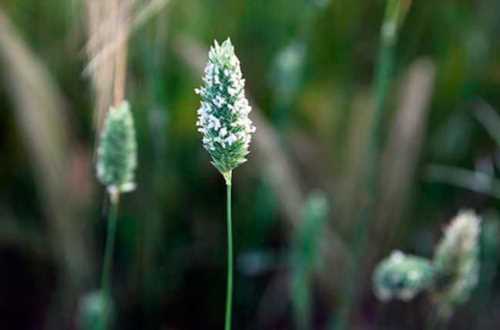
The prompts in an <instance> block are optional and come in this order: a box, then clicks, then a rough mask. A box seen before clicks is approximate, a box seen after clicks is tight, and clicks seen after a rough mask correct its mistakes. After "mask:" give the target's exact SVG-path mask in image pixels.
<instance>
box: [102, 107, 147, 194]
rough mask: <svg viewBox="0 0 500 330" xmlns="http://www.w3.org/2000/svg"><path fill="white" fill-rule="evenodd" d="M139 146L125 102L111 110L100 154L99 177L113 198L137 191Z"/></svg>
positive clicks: (103, 133) (128, 108) (103, 134)
mask: <svg viewBox="0 0 500 330" xmlns="http://www.w3.org/2000/svg"><path fill="white" fill-rule="evenodd" d="M136 167H137V142H136V139H135V129H134V121H133V118H132V114H131V112H130V107H129V105H128V103H127V102H126V101H123V102H122V103H121V104H120V105H119V106H117V107H116V108H113V107H112V108H111V109H110V111H109V112H108V117H107V118H106V122H105V126H104V130H103V132H102V135H101V138H100V141H99V148H98V150H97V177H98V178H99V180H100V181H101V183H102V184H103V185H105V186H106V187H107V189H108V192H109V193H110V194H111V195H116V194H117V193H123V192H127V191H131V190H133V189H134V188H135V183H134V171H135V168H136Z"/></svg>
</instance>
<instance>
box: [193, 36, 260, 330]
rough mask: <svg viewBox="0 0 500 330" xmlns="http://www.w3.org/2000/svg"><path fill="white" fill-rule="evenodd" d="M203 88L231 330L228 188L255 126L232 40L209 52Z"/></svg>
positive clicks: (201, 127) (202, 114)
mask: <svg viewBox="0 0 500 330" xmlns="http://www.w3.org/2000/svg"><path fill="white" fill-rule="evenodd" d="M203 81H204V85H203V87H201V88H200V89H196V93H197V94H199V95H200V96H201V99H202V100H201V107H200V108H199V109H198V121H197V122H196V125H197V126H198V131H199V132H200V133H202V134H203V147H204V148H205V149H206V150H207V151H208V153H209V155H210V157H211V159H212V165H214V166H215V168H216V169H217V170H218V171H219V172H220V174H222V176H223V177H224V180H225V182H226V188H227V192H226V198H227V201H226V203H227V296H226V316H225V329H226V330H230V329H231V316H232V300H233V276H234V275H233V271H234V270H233V268H234V267H233V262H234V261H233V258H234V257H233V229H232V226H233V225H232V215H231V209H232V205H231V187H232V175H233V170H234V169H236V168H237V167H238V166H239V165H241V164H242V163H244V162H246V156H247V155H248V153H249V150H248V148H249V145H250V141H251V138H252V133H254V132H255V126H253V124H252V121H251V120H250V119H249V118H248V114H249V113H250V110H251V108H250V105H249V104H248V100H247V99H246V97H245V80H244V79H243V77H242V73H241V69H240V61H239V59H238V58H237V57H236V54H235V52H234V47H233V45H232V44H231V40H229V39H227V40H226V41H224V42H223V43H222V44H221V45H219V43H218V42H217V41H215V43H214V45H213V47H212V48H211V49H210V52H209V53H208V63H207V65H206V67H205V75H204V77H203Z"/></svg>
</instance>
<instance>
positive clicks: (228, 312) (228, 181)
mask: <svg viewBox="0 0 500 330" xmlns="http://www.w3.org/2000/svg"><path fill="white" fill-rule="evenodd" d="M225 177H226V187H227V205H226V206H227V293H226V322H225V327H224V329H225V330H231V312H232V302H233V228H232V227H233V226H232V218H231V186H232V184H231V181H232V180H231V174H230V173H229V175H227V176H225Z"/></svg>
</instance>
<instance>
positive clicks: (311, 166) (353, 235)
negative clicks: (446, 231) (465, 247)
mask: <svg viewBox="0 0 500 330" xmlns="http://www.w3.org/2000/svg"><path fill="white" fill-rule="evenodd" d="M103 1H104V0H103ZM87 2H89V3H90V2H92V0H88V1H84V0H43V1H39V0H2V1H1V3H0V107H1V108H2V111H1V112H0V116H1V120H0V145H1V149H0V150H1V160H2V161H1V163H0V186H1V187H2V188H1V190H0V219H1V220H0V328H1V329H8V330H16V329H84V328H85V323H86V320H85V318H86V317H88V316H87V314H89V313H91V312H92V308H95V304H94V305H93V302H92V301H93V300H92V299H93V298H92V297H93V295H92V293H93V292H95V290H96V289H97V288H98V283H99V270H100V265H101V256H102V253H103V243H104V238H105V228H106V226H105V215H106V211H107V208H108V204H107V202H106V201H105V200H106V199H105V192H104V190H103V188H102V187H100V186H99V184H98V182H97V181H96V179H95V175H94V170H93V150H94V145H95V136H96V128H95V125H94V123H95V120H94V117H95V112H96V98H97V97H96V88H95V83H96V82H95V80H94V81H93V80H92V77H91V76H92V74H88V73H86V72H87V71H85V68H86V67H87V65H88V63H89V60H90V59H89V56H88V52H87V51H86V45H87V41H88V39H89V33H88V30H89V29H88V26H89V25H90V24H91V18H89V12H88V10H87V9H88V7H87V4H88V3H87ZM129 2H130V3H133V6H132V7H133V8H132V9H131V10H130V11H131V14H130V17H132V19H131V22H132V23H130V24H129V30H130V38H129V39H128V41H127V47H128V64H127V87H126V98H127V99H128V100H129V102H130V103H131V105H132V110H133V115H134V119H135V123H136V129H137V134H138V143H139V168H138V175H137V189H136V191H134V192H133V193H129V194H126V195H124V196H123V199H122V200H123V202H122V205H121V209H120V215H119V225H118V238H117V242H116V243H117V245H116V250H115V251H116V253H115V258H114V262H115V263H114V275H113V297H114V302H115V309H114V311H115V316H116V317H115V329H122V330H126V329H134V330H137V329H171V330H173V329H221V328H222V326H223V311H224V299H225V279H226V273H225V271H226V270H225V262H226V259H225V258H226V242H225V192H224V190H225V187H224V181H223V179H222V177H221V176H220V175H219V174H218V172H217V171H216V170H215V169H214V168H213V167H212V166H211V165H210V162H209V157H208V155H207V153H206V152H205V151H204V150H203V149H202V146H201V137H200V135H199V134H198V133H197V132H196V127H195V121H196V109H197V107H198V104H199V98H198V97H197V95H195V94H194V88H196V87H198V86H199V85H200V84H201V67H200V65H203V64H204V62H205V61H206V56H207V55H206V54H207V50H208V47H209V45H210V44H212V42H213V40H214V39H217V40H219V41H222V40H223V39H226V38H227V37H230V38H231V40H232V42H233V44H234V45H235V48H236V52H237V54H238V56H239V57H240V60H241V65H242V71H243V74H244V76H245V78H246V81H247V96H248V97H249V99H250V100H251V102H252V103H253V112H252V114H251V117H252V118H253V119H254V120H255V124H256V126H257V133H256V137H255V139H254V140H253V142H252V148H251V149H252V152H251V154H250V156H249V161H248V162H247V163H246V164H244V165H243V166H242V167H241V168H239V169H238V170H237V171H236V172H235V174H234V178H235V179H234V180H235V181H234V189H233V191H234V197H233V202H234V204H233V217H234V235H235V250H236V251H235V253H236V274H235V276H236V277H235V298H234V326H235V328H237V329H336V328H337V324H338V323H337V322H338V321H339V318H343V319H345V320H346V321H347V324H348V328H349V329H423V324H424V320H425V318H426V317H427V315H428V314H429V313H430V309H431V307H430V305H429V303H428V298H427V297H425V295H423V296H419V297H418V298H417V299H415V300H414V301H412V302H409V303H402V302H391V303H384V304H383V303H380V302H378V301H377V300H376V299H375V297H374V296H373V293H372V288H371V274H372V271H373V269H374V267H375V265H376V263H377V262H378V261H379V260H380V259H381V258H382V257H384V256H386V255H387V254H388V253H389V251H390V250H392V249H395V248H398V249H401V250H404V251H406V252H411V253H416V254H419V255H422V256H431V255H432V250H433V247H434V246H435V244H436V241H437V240H438V239H439V238H440V236H441V233H442V229H443V227H444V225H445V224H446V223H448V222H449V220H450V219H451V218H452V217H453V216H454V215H455V214H456V213H457V211H458V210H460V209H463V208H471V209H475V210H476V211H477V212H478V214H480V215H481V216H482V217H483V222H482V227H483V232H482V236H481V254H480V258H481V273H480V281H479V285H478V287H477V289H476V290H475V291H474V294H473V295H472V297H471V299H470V300H469V302H468V303H467V304H466V305H464V306H462V307H460V308H459V309H458V310H457V312H456V314H455V316H454V317H453V319H452V320H451V322H450V324H449V328H450V329H498V328H499V327H500V314H499V313H498V310H499V308H500V287H499V285H500V279H499V278H498V276H497V270H498V261H499V259H498V257H499V256H498V253H499V250H498V239H499V238H500V237H499V236H498V235H499V232H500V231H499V229H498V226H499V225H500V217H499V215H498V214H497V207H498V206H500V204H499V198H500V181H499V180H500V179H497V178H496V175H498V173H499V170H500V153H499V150H500V149H499V146H500V113H498V110H497V109H498V108H499V107H500V93H499V92H498V91H499V90H500V43H499V42H498V40H499V39H498V34H499V33H500V19H499V18H500V16H499V13H500V2H499V1H497V0H440V1H428V0H414V1H413V2H410V1H409V0H407V1H402V3H404V5H405V6H408V7H407V8H406V7H405V8H406V9H407V13H406V16H405V17H404V18H402V19H401V20H400V22H399V26H400V28H399V29H398V32H399V33H398V37H397V38H396V40H393V41H394V43H391V42H389V43H386V44H384V40H383V39H381V27H382V24H383V22H384V17H386V18H387V16H386V15H385V7H386V1H382V0H372V1H366V0H365V1H363V0H330V1H328V0H316V1H313V0H246V1H245V0H240V1H230V0H204V1H195V0H170V1H165V2H164V3H161V1H156V3H160V5H158V6H156V7H155V6H154V3H155V1H152V2H153V5H151V1H145V0H142V1H139V0H136V1H129ZM151 8H152V9H151ZM109 15H111V13H110V14H109ZM141 15H142V16H141ZM104 17H107V15H104ZM105 23H106V22H104V23H103V24H105ZM111 39H112V38H111ZM105 67H106V63H105V62H104V63H103V64H102V67H100V68H98V70H104V69H103V68H105ZM93 84H94V85H93ZM353 263H354V264H355V265H354V266H352V264H353Z"/></svg>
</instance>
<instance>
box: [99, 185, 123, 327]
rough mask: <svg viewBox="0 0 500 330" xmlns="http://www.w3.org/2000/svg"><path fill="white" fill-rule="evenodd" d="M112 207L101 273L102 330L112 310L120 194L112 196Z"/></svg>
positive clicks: (106, 325) (106, 324)
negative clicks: (113, 272)
mask: <svg viewBox="0 0 500 330" xmlns="http://www.w3.org/2000/svg"><path fill="white" fill-rule="evenodd" d="M110 200H111V206H110V210H109V214H108V231H107V234H106V235H107V237H106V246H105V252H104V261H103V266H102V273H101V294H102V296H103V298H104V310H103V315H102V322H101V327H100V329H101V330H105V329H107V328H108V323H109V314H110V309H111V304H110V302H111V284H110V282H111V280H110V279H111V273H112V268H113V251H114V246H115V236H116V224H117V214H118V205H119V201H120V198H119V194H118V193H116V194H110Z"/></svg>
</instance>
